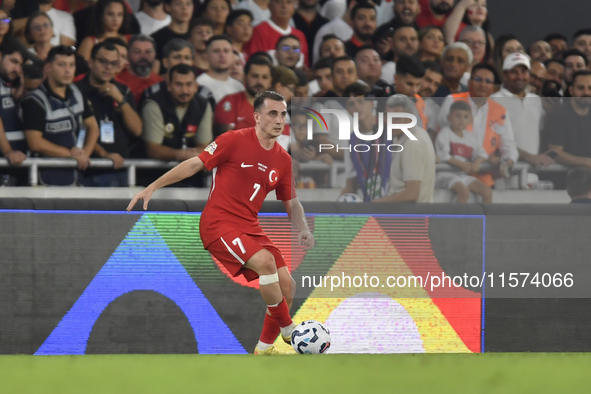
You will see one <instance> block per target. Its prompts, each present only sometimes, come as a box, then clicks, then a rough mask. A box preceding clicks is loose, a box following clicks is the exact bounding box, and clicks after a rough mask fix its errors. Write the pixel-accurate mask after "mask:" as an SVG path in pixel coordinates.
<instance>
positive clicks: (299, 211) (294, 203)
mask: <svg viewBox="0 0 591 394" xmlns="http://www.w3.org/2000/svg"><path fill="white" fill-rule="evenodd" d="M283 205H284V206H285V211H286V212H287V216H289V220H291V222H292V223H293V225H294V226H295V227H296V228H297V229H298V230H299V232H300V233H299V235H298V242H299V244H300V245H304V250H310V249H312V248H313V247H314V244H315V242H316V241H315V240H314V235H312V232H311V231H310V227H308V222H307V221H306V213H305V212H304V207H303V206H302V204H301V203H300V200H299V199H298V198H297V197H296V198H293V199H291V200H288V201H283Z"/></svg>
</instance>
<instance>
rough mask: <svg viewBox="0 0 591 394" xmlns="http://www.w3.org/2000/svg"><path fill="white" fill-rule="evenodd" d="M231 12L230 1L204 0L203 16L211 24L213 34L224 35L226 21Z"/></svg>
mask: <svg viewBox="0 0 591 394" xmlns="http://www.w3.org/2000/svg"><path fill="white" fill-rule="evenodd" d="M231 10H232V4H230V0H205V2H204V3H203V16H204V17H205V18H207V19H209V20H210V21H211V22H212V23H213V34H214V35H215V34H217V35H219V34H225V32H224V29H225V27H226V19H227V18H228V15H229V14H230V11H231Z"/></svg>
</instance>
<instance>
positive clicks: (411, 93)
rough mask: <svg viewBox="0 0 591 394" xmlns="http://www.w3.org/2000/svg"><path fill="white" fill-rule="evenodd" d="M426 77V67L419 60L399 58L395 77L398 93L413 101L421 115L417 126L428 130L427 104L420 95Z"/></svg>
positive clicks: (408, 57)
mask: <svg viewBox="0 0 591 394" xmlns="http://www.w3.org/2000/svg"><path fill="white" fill-rule="evenodd" d="M424 77H425V67H423V64H422V63H421V62H419V60H418V59H416V58H414V57H410V56H400V57H399V58H398V62H397V63H396V75H395V76H394V85H395V86H396V93H399V94H403V95H405V96H407V97H410V98H411V99H412V101H413V102H414V103H415V106H416V108H417V112H418V114H419V116H418V117H417V121H418V122H417V126H419V127H421V128H423V129H425V130H427V125H428V124H429V119H428V118H427V116H426V115H425V102H424V101H423V99H422V98H421V96H419V94H418V93H419V90H420V89H421V84H422V82H423V78H424Z"/></svg>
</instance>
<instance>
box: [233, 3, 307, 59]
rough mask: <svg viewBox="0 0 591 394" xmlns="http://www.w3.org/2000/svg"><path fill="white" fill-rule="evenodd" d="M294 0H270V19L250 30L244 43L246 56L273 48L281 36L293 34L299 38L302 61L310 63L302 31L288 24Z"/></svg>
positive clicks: (292, 12) (293, 7) (293, 8)
mask: <svg viewBox="0 0 591 394" xmlns="http://www.w3.org/2000/svg"><path fill="white" fill-rule="evenodd" d="M295 1H296V0H270V2H269V10H271V19H269V20H266V21H264V22H261V23H260V24H259V25H257V26H256V27H255V28H254V30H253V32H252V39H251V40H250V41H249V42H247V43H246V44H245V45H244V50H245V52H246V54H247V55H248V56H250V55H252V54H253V53H255V52H259V51H269V50H271V49H275V45H276V44H277V41H278V40H279V38H280V37H281V36H285V35H288V34H293V35H294V36H296V37H298V38H299V39H300V45H301V51H302V55H303V56H304V63H305V64H306V65H310V64H311V63H310V59H309V58H308V44H307V42H306V36H304V33H302V32H301V31H299V30H298V29H296V28H295V27H292V26H290V24H289V23H290V20H291V17H292V16H293V14H294V12H295Z"/></svg>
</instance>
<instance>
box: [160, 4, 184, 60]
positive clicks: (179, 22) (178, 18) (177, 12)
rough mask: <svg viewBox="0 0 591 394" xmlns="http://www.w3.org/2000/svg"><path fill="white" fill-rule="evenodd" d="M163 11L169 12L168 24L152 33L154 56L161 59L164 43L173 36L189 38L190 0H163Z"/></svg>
mask: <svg viewBox="0 0 591 394" xmlns="http://www.w3.org/2000/svg"><path fill="white" fill-rule="evenodd" d="M164 11H166V12H167V13H168V14H170V18H171V19H170V24H169V25H168V26H166V27H163V28H162V29H160V30H157V31H156V32H154V33H152V36H151V37H152V38H153V39H154V42H155V47H156V58H157V59H158V60H159V61H161V60H162V56H163V53H162V52H163V49H164V46H165V45H166V43H167V42H168V41H170V40H172V39H173V38H180V39H183V40H188V39H189V34H190V31H189V21H190V20H191V17H192V16H193V1H192V0H164Z"/></svg>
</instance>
